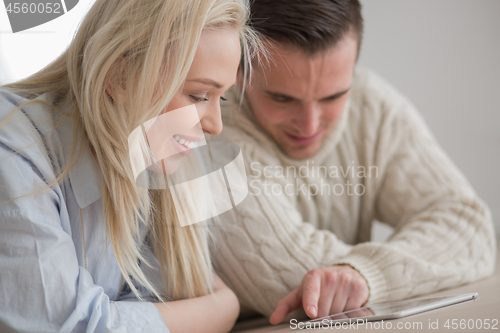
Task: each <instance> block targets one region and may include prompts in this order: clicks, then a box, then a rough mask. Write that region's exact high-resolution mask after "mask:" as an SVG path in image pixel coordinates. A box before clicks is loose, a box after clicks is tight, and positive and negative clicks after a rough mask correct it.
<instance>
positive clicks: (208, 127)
mask: <svg viewBox="0 0 500 333" xmlns="http://www.w3.org/2000/svg"><path fill="white" fill-rule="evenodd" d="M200 123H201V127H202V128H203V131H204V132H205V133H208V134H211V135H217V134H219V133H220V132H222V118H221V112H220V103H219V101H218V100H217V101H215V102H213V103H210V105H209V106H208V108H207V109H206V110H205V112H204V113H203V114H201V115H200Z"/></svg>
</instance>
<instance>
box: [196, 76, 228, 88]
mask: <svg viewBox="0 0 500 333" xmlns="http://www.w3.org/2000/svg"><path fill="white" fill-rule="evenodd" d="M187 82H199V83H203V84H206V85H209V86H213V87H215V88H217V89H221V88H222V87H224V85H223V84H221V83H219V82H216V81H214V80H212V79H206V78H199V79H191V80H187Z"/></svg>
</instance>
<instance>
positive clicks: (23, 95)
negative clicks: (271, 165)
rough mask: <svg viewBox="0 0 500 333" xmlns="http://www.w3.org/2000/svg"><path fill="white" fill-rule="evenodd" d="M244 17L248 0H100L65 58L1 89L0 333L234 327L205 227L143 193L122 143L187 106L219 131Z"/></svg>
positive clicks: (234, 311) (207, 127)
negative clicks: (185, 220)
mask: <svg viewBox="0 0 500 333" xmlns="http://www.w3.org/2000/svg"><path fill="white" fill-rule="evenodd" d="M246 20H247V4H246V3H245V1H244V0H168V1H165V0H151V1H137V0H97V1H96V3H95V4H94V5H93V7H92V8H91V10H90V11H89V13H88V15H87V16H86V18H85V19H84V21H83V22H82V24H81V26H80V28H79V30H78V32H77V34H76V36H75V38H74V40H73V42H72V43H71V45H70V46H69V48H68V50H67V51H66V52H65V53H64V54H63V55H61V56H60V57H59V58H58V59H57V60H56V61H54V62H53V63H52V64H50V65H49V66H48V67H46V68H45V69H43V70H42V71H40V72H38V73H36V74H34V75H33V76H31V77H29V78H27V79H25V80H22V81H19V82H16V83H13V84H10V85H7V86H4V87H2V88H0V182H1V183H0V331H1V332H11V331H16V332H47V331H51V332H168V331H169V330H170V331H171V332H223V331H229V330H230V328H231V327H232V325H233V324H234V322H235V320H236V317H237V315H238V312H239V305H238V301H237V299H236V297H235V295H234V294H233V292H232V291H231V290H230V289H229V288H228V287H227V286H226V285H224V283H223V282H222V281H221V280H220V279H219V278H218V277H217V276H216V275H214V274H213V273H212V267H211V262H210V256H209V250H208V240H207V228H204V227H203V226H202V225H201V224H196V225H192V226H187V227H180V226H179V223H178V222H179V221H178V216H177V214H176V211H175V209H174V207H173V203H172V194H171V193H170V192H169V190H162V189H156V190H155V189H147V188H143V187H141V186H138V185H137V182H136V177H135V176H134V173H133V170H132V163H133V161H131V155H130V154H129V153H130V152H129V137H130V133H132V131H133V130H134V129H136V128H140V127H141V126H143V124H144V123H145V122H147V121H149V120H151V119H155V117H158V116H160V115H165V114H168V113H169V112H171V111H174V110H179V109H182V108H183V107H188V106H192V105H194V106H195V107H196V110H197V114H198V116H199V124H200V125H201V130H202V131H203V133H205V134H209V135H215V134H218V133H219V132H220V131H221V129H222V124H221V119H220V110H219V99H220V98H223V95H224V92H225V91H226V90H227V89H229V87H231V86H232V85H233V84H234V82H235V77H236V71H237V68H238V65H239V62H240V56H241V55H242V54H243V56H244V57H243V58H244V60H246V61H245V62H244V63H245V64H249V61H248V58H249V55H248V49H249V48H247V47H246V46H247V45H248V42H251V43H252V44H254V45H253V46H255V38H252V36H253V34H252V32H251V31H250V30H249V29H248V28H247V26H246ZM250 46H252V45H250ZM242 51H243V52H242ZM245 67H246V66H245ZM168 139H169V140H171V139H172V138H168ZM184 146H189V145H186V144H185V145H184ZM184 150H186V149H184ZM187 150H189V149H187ZM184 154H187V153H186V152H184ZM168 163H169V162H168V161H167V162H165V163H164V164H163V168H164V169H163V170H166V169H165V168H167V169H168V167H169V166H168V165H167V164H168ZM175 168H176V166H174V167H172V169H173V170H174V169H175ZM174 171H175V170H174ZM171 172H172V171H171ZM171 172H165V173H171ZM139 299H140V300H141V301H138V300H139Z"/></svg>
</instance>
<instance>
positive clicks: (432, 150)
mask: <svg viewBox="0 0 500 333" xmlns="http://www.w3.org/2000/svg"><path fill="white" fill-rule="evenodd" d="M380 108H382V109H385V110H384V112H383V113H384V115H383V116H382V118H383V120H382V121H381V125H380V127H379V131H378V133H380V134H379V137H378V140H377V146H376V147H375V148H374V150H375V154H374V155H373V156H375V157H374V158H375V160H374V161H373V162H374V163H375V164H376V165H378V166H379V168H380V175H381V177H380V179H379V180H378V184H377V185H376V187H377V189H376V193H377V195H376V198H375V202H374V210H375V218H376V219H377V220H379V221H382V222H385V223H387V224H389V225H391V226H393V227H394V228H395V232H394V234H393V235H392V237H391V238H390V239H389V240H388V241H387V242H386V243H383V244H378V243H370V242H369V243H364V244H358V245H356V246H354V247H353V249H352V250H351V252H350V253H349V254H348V255H347V256H345V257H344V258H342V260H341V261H338V262H337V263H345V264H349V265H351V266H353V267H355V268H356V269H357V270H359V271H360V272H361V273H362V274H363V276H364V277H365V278H366V279H367V281H368V283H369V286H370V299H369V301H370V302H382V301H390V300H397V299H402V298H408V297H413V296H417V295H421V294H426V293H430V292H434V291H437V290H441V289H445V288H450V287H454V286H458V285H461V284H465V283H468V282H471V281H474V280H477V279H480V278H482V277H485V276H488V275H490V274H492V273H493V271H494V265H495V256H496V241H495V233H494V228H493V223H492V219H491V215H490V212H489V210H488V208H487V206H486V205H485V204H484V203H483V202H482V201H481V200H480V199H479V198H478V197H477V195H476V193H475V192H474V191H473V189H472V187H471V186H470V185H469V183H468V182H467V180H466V179H465V177H464V176H463V175H462V174H461V173H460V171H459V170H458V169H457V168H456V167H455V166H454V164H453V163H452V162H451V161H450V159H449V158H448V157H447V156H446V154H445V153H444V152H443V151H442V150H441V148H440V147H439V145H438V144H437V142H436V140H435V139H434V137H433V136H432V135H431V133H430V131H429V130H428V128H427V126H426V125H425V123H424V121H423V120H422V119H421V117H420V115H419V114H418V113H417V111H416V110H415V109H414V107H413V106H412V105H411V104H410V103H409V102H408V101H406V99H404V98H402V97H400V98H396V99H395V100H394V102H391V103H387V102H385V103H383V105H382V106H380Z"/></svg>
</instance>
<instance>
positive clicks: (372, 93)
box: [351, 67, 406, 104]
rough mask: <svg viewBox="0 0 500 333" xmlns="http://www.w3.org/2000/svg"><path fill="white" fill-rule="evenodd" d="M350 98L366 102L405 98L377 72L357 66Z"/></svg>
mask: <svg viewBox="0 0 500 333" xmlns="http://www.w3.org/2000/svg"><path fill="white" fill-rule="evenodd" d="M351 100H352V101H353V102H365V103H366V102H368V103H371V104H372V103H381V102H384V103H401V102H402V101H404V100H406V98H405V97H404V96H403V94H401V92H399V91H398V89H397V88H395V87H394V86H393V85H392V84H391V83H389V82H388V81H387V80H386V79H385V78H383V77H382V76H381V75H380V74H378V73H377V72H375V71H373V70H371V69H368V68H363V67H360V68H357V69H356V71H355V73H354V77H353V82H352V91H351Z"/></svg>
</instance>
